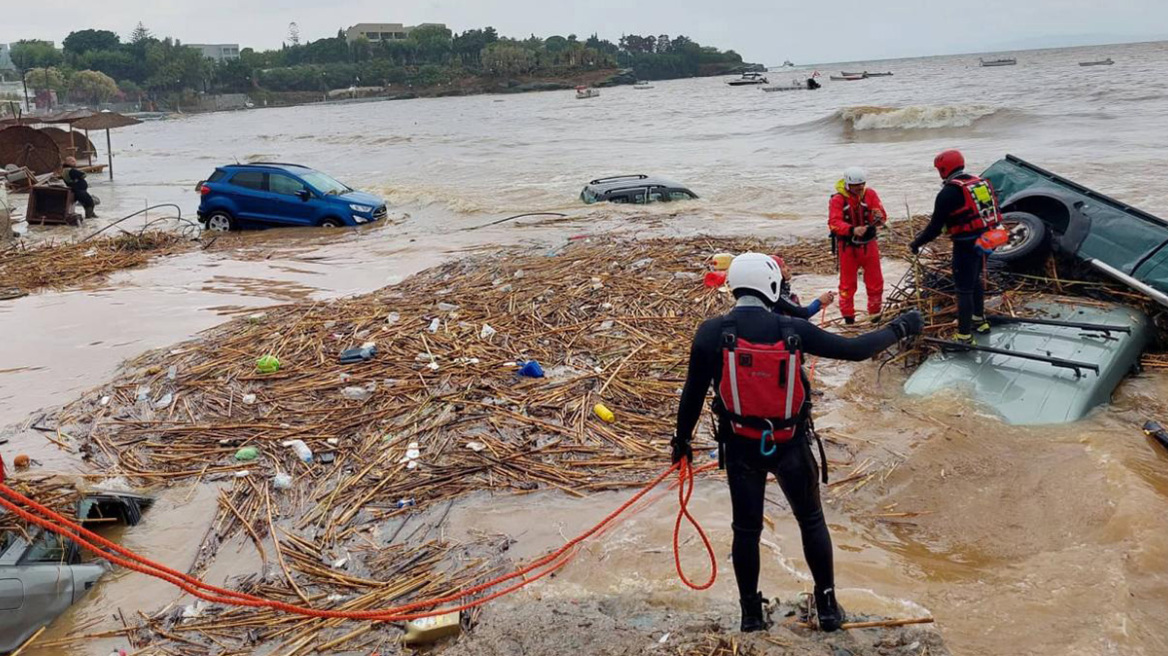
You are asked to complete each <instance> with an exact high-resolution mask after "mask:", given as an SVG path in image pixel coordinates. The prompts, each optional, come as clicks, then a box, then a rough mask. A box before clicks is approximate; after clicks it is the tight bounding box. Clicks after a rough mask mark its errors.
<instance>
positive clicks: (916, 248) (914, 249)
mask: <svg viewBox="0 0 1168 656" xmlns="http://www.w3.org/2000/svg"><path fill="white" fill-rule="evenodd" d="M908 249H909V250H910V251H912V254H913V255H920V253H921V247H920V246H917V243H916V242H915V241H914V242H913V243H912V244H909V247H908Z"/></svg>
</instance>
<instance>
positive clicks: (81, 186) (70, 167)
mask: <svg viewBox="0 0 1168 656" xmlns="http://www.w3.org/2000/svg"><path fill="white" fill-rule="evenodd" d="M61 179H62V180H64V181H65V186H66V187H69V189H70V190H72V191H73V198H76V199H77V202H78V203H81V206H82V207H84V208H85V218H87V219H96V218H97V214H96V213H95V212H94V211H93V208H94V206H96V205H97V203H95V202H94V200H93V196H90V195H89V181H87V180H86V179H85V171H82V170H81V169H79V168H77V158H76V157H66V158H65V165H64V166H63V167H62V168H61Z"/></svg>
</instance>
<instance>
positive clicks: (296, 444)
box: [284, 440, 312, 464]
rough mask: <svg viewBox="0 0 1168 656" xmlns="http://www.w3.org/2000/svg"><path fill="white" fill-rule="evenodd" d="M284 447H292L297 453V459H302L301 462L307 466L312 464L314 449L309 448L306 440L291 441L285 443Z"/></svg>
mask: <svg viewBox="0 0 1168 656" xmlns="http://www.w3.org/2000/svg"><path fill="white" fill-rule="evenodd" d="M284 446H288V447H292V450H293V451H294V452H296V457H297V458H300V462H303V463H305V464H311V463H312V449H310V448H308V445H307V444H305V443H304V440H290V441H288V442H284Z"/></svg>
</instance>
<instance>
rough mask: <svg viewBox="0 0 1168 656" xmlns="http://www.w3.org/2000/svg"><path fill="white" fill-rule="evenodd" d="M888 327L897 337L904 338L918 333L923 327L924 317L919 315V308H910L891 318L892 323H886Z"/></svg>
mask: <svg viewBox="0 0 1168 656" xmlns="http://www.w3.org/2000/svg"><path fill="white" fill-rule="evenodd" d="M888 327H889V328H892V330H893V331H894V332H895V333H896V336H897V337H899V338H900V339H904V338H906V337H912V336H913V335H920V334H921V331H923V330H924V329H925V319H924V317H922V316H921V313H920V311H919V310H911V311H909V312H905V313H904V314H902V315H900V316H899V317H897V318H895V319H893V320H892V323H890V324H888Z"/></svg>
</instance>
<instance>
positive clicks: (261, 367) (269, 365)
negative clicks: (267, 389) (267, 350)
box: [256, 354, 280, 374]
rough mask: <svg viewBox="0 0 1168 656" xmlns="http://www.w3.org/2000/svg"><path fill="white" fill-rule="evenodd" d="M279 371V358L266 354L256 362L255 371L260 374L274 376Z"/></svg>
mask: <svg viewBox="0 0 1168 656" xmlns="http://www.w3.org/2000/svg"><path fill="white" fill-rule="evenodd" d="M279 370H280V358H277V357H276V356H274V355H271V354H268V355H263V356H260V358H259V359H258V360H256V371H258V372H260V373H261V374H274V373H276V372H277V371H279Z"/></svg>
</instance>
